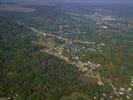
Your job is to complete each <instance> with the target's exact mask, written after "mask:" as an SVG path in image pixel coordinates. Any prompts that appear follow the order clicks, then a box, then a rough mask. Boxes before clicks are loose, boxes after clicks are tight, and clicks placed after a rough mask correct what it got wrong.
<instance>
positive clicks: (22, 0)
mask: <svg viewBox="0 0 133 100" xmlns="http://www.w3.org/2000/svg"><path fill="white" fill-rule="evenodd" d="M0 1H4V2H18V3H26V2H28V3H58V2H70V3H71V2H76V3H79V2H80V3H84V2H85V3H86V2H99V3H105V2H106V3H111V2H113V3H121V2H122V3H123V2H124V3H129V2H132V3H133V0H0Z"/></svg>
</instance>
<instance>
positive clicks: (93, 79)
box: [79, 74, 98, 84]
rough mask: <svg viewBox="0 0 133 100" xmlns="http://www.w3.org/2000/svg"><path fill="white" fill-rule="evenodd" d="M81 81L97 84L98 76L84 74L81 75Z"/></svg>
mask: <svg viewBox="0 0 133 100" xmlns="http://www.w3.org/2000/svg"><path fill="white" fill-rule="evenodd" d="M79 81H81V82H84V83H87V84H97V82H98V78H97V77H96V76H95V75H89V74H82V75H80V77H79Z"/></svg>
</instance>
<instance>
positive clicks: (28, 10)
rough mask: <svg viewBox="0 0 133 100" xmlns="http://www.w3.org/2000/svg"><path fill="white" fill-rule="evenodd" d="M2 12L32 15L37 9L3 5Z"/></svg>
mask: <svg viewBox="0 0 133 100" xmlns="http://www.w3.org/2000/svg"><path fill="white" fill-rule="evenodd" d="M0 11H3V12H21V13H31V12H34V11H35V9H33V8H28V7H21V6H17V5H5V4H2V5H0Z"/></svg>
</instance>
